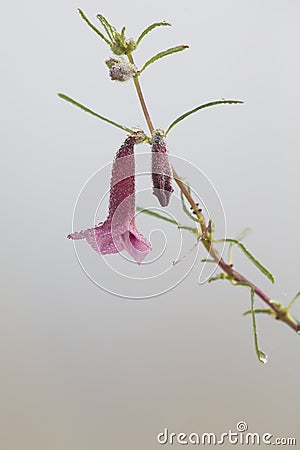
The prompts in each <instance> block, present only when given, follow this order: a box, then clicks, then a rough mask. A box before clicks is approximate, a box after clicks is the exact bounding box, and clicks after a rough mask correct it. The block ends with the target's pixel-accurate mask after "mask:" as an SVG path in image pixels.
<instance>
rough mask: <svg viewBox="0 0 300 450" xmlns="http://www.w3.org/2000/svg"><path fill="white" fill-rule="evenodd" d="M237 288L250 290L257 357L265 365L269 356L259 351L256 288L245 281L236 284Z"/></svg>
mask: <svg viewBox="0 0 300 450" xmlns="http://www.w3.org/2000/svg"><path fill="white" fill-rule="evenodd" d="M234 285H235V286H245V287H248V288H249V289H250V296H251V316H252V328H253V337H254V348H255V353H256V356H257V358H258V360H259V362H261V363H262V364H265V363H266V362H267V359H268V357H267V355H266V354H265V353H264V352H263V351H262V350H260V349H259V346H258V335H257V327H256V318H255V309H254V294H255V292H254V287H253V286H252V285H251V284H250V283H245V282H243V281H239V282H237V283H234Z"/></svg>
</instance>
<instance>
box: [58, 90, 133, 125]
mask: <svg viewBox="0 0 300 450" xmlns="http://www.w3.org/2000/svg"><path fill="white" fill-rule="evenodd" d="M57 95H58V96H59V97H60V98H62V99H63V100H65V101H66V102H68V103H71V104H72V105H74V106H77V108H80V109H82V110H83V111H85V112H87V113H89V114H91V115H92V116H95V117H98V119H101V120H104V122H107V123H110V124H111V125H114V126H115V127H117V128H121V130H124V131H126V132H127V133H133V130H131V129H130V128H127V127H125V126H124V125H120V124H119V123H116V122H114V121H113V120H110V119H107V118H106V117H103V116H101V115H100V114H98V113H96V112H94V111H92V110H91V109H89V108H87V107H86V106H84V105H82V104H81V103H78V102H77V101H76V100H73V99H72V98H71V97H68V96H67V95H65V94H61V93H60V94H57Z"/></svg>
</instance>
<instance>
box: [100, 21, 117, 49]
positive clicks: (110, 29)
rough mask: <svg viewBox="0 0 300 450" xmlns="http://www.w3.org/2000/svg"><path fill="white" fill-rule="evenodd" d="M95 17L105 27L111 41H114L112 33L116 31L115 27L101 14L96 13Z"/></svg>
mask: <svg viewBox="0 0 300 450" xmlns="http://www.w3.org/2000/svg"><path fill="white" fill-rule="evenodd" d="M96 17H97V19H98V20H99V21H100V23H101V25H102V26H103V28H104V29H105V31H106V33H107V36H108V37H109V39H110V41H111V43H112V42H113V41H114V34H115V32H116V29H115V27H113V26H112V25H111V24H110V23H109V22H108V20H107V19H106V18H105V17H104V16H102V14H97V16H96Z"/></svg>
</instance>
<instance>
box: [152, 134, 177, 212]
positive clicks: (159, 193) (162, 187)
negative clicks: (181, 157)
mask: <svg viewBox="0 0 300 450" xmlns="http://www.w3.org/2000/svg"><path fill="white" fill-rule="evenodd" d="M152 182H153V194H154V195H155V196H156V197H157V198H158V201H159V203H160V204H161V206H168V204H169V201H170V197H171V194H172V192H173V191H174V189H173V187H172V167H171V164H170V163H169V158H168V153H167V147H166V141H165V140H164V133H163V131H161V130H155V131H154V133H153V135H152Z"/></svg>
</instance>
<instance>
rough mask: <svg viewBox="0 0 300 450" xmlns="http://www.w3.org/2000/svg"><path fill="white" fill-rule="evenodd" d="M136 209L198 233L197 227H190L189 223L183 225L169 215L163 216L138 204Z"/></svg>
mask: <svg viewBox="0 0 300 450" xmlns="http://www.w3.org/2000/svg"><path fill="white" fill-rule="evenodd" d="M136 210H137V211H138V212H141V213H144V214H148V215H149V216H152V217H156V218H157V219H162V220H165V221H166V222H169V223H172V224H173V225H176V226H177V228H180V229H183V230H187V231H191V232H192V233H194V234H196V235H198V230H197V228H194V227H189V226H187V225H181V224H180V223H179V222H177V221H176V220H173V219H170V218H169V217H166V216H163V215H162V214H159V213H157V212H154V211H151V210H149V209H146V208H141V207H140V206H137V208H136Z"/></svg>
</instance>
